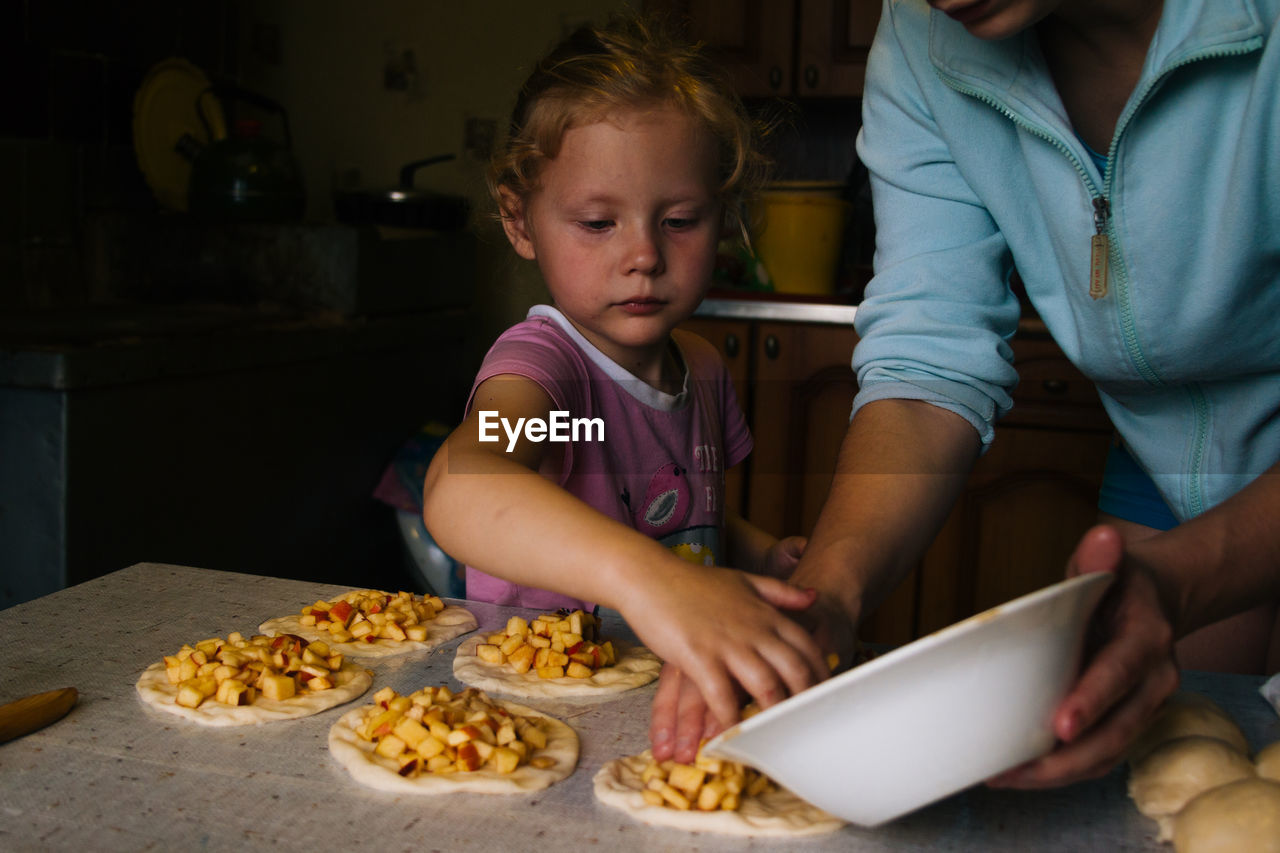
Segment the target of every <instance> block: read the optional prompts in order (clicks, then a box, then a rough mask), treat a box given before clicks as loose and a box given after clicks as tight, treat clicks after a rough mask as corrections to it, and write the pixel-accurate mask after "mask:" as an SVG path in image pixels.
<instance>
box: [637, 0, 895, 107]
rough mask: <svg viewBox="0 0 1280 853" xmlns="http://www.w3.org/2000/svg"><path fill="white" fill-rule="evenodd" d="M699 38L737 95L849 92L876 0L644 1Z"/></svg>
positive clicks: (855, 84)
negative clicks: (724, 73) (736, 90)
mask: <svg viewBox="0 0 1280 853" xmlns="http://www.w3.org/2000/svg"><path fill="white" fill-rule="evenodd" d="M644 7H645V9H646V11H651V12H657V13H659V14H661V15H663V16H664V17H666V18H667V19H668V20H670V21H671V22H673V23H675V24H677V25H680V26H682V27H684V30H683V32H684V34H685V35H686V36H687V37H689V38H691V39H694V40H698V41H701V42H704V43H705V44H706V45H707V47H708V48H709V49H710V50H711V52H712V53H713V55H714V56H715V57H716V59H717V60H718V61H719V62H720V64H721V65H722V67H723V68H725V69H726V71H727V72H728V73H729V75H730V76H731V78H732V79H733V81H734V85H735V86H736V87H737V89H738V93H739V94H740V95H742V96H743V97H770V96H782V97H791V96H797V97H855V96H858V95H861V94H862V83H863V79H864V77H865V75H866V64H867V52H868V50H869V49H870V47H871V39H872V37H873V36H874V35H875V31H876V24H877V23H879V20H880V0H647V2H645V4H644Z"/></svg>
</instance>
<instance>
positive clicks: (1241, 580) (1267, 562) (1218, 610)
mask: <svg viewBox="0 0 1280 853" xmlns="http://www.w3.org/2000/svg"><path fill="white" fill-rule="evenodd" d="M1277 518H1280V464H1277V465H1273V466H1272V467H1271V468H1270V469H1268V470H1267V471H1266V472H1265V473H1263V474H1262V475H1261V476H1259V477H1258V478H1257V479H1256V480H1254V481H1253V482H1252V483H1250V484H1249V485H1248V486H1246V487H1245V488H1243V489H1241V490H1240V491H1239V492H1237V493H1236V494H1235V495H1233V496H1232V497H1230V498H1229V499H1227V500H1225V501H1223V502H1222V503H1221V504H1219V505H1217V506H1215V507H1214V508H1213V509H1210V510H1209V511H1207V512H1205V513H1203V514H1202V515H1199V516H1197V517H1195V518H1193V519H1190V520H1189V521H1186V522H1184V523H1182V524H1180V525H1178V526H1177V527H1174V528H1173V529H1172V530H1169V531H1166V532H1164V533H1161V534H1159V535H1156V536H1152V537H1150V538H1148V539H1144V540H1142V541H1140V542H1137V543H1134V545H1133V546H1132V549H1131V556H1132V558H1133V559H1136V560H1139V561H1141V562H1142V563H1144V564H1145V565H1147V566H1148V567H1149V568H1150V569H1151V571H1152V573H1153V574H1154V576H1155V578H1156V583H1157V586H1158V587H1159V588H1160V589H1161V593H1162V598H1163V600H1164V605H1165V608H1166V610H1167V612H1168V613H1169V614H1170V616H1171V618H1172V620H1173V622H1174V625H1173V627H1174V632H1175V634H1176V635H1177V636H1179V637H1181V636H1185V635H1186V634H1188V633H1190V632H1191V631H1194V630H1195V629H1197V628H1200V627H1203V626H1204V625H1208V624H1210V623H1212V622H1216V621H1218V620H1219V619H1223V618H1225V617H1227V616H1231V615H1234V614H1236V613H1240V612H1242V611H1244V610H1248V609H1249V608H1251V607H1254V606H1256V605H1258V604H1261V603H1263V602H1266V601H1276V600H1280V526H1278V525H1277V524H1276V519H1277Z"/></svg>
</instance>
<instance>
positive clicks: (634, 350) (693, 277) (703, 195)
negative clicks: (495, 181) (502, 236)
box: [504, 107, 721, 378]
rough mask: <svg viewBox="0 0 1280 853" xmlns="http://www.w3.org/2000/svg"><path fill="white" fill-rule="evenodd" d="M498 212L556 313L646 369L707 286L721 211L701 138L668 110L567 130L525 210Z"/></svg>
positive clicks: (637, 369)
mask: <svg viewBox="0 0 1280 853" xmlns="http://www.w3.org/2000/svg"><path fill="white" fill-rule="evenodd" d="M506 201H508V202H511V203H513V204H514V206H509V207H508V210H509V211H510V212H511V213H512V214H514V215H513V216H511V217H509V218H507V219H505V220H504V223H505V227H506V231H507V237H508V238H509V239H510V240H511V244H512V246H514V247H515V250H516V252H517V253H518V254H519V255H520V256H521V257H524V258H528V259H530V260H536V261H537V262H538V267H539V269H540V270H541V271H542V275H543V278H544V279H545V280H546V283H547V288H548V290H550V292H551V296H552V298H553V300H554V301H555V304H556V307H557V308H559V309H560V310H561V311H562V312H564V314H565V316H567V317H568V318H569V320H570V321H572V322H573V324H574V326H576V327H577V328H578V330H579V331H581V332H582V334H583V335H584V336H585V337H586V338H587V339H588V340H589V341H591V342H592V343H593V344H595V345H596V346H597V347H598V348H599V349H600V350H601V351H603V352H604V353H605V354H606V355H608V356H609V357H610V358H612V359H613V360H614V361H616V362H618V363H619V364H620V365H622V366H623V367H626V368H628V369H629V370H632V372H633V373H637V375H641V373H642V372H644V371H647V370H649V369H652V368H653V366H654V364H655V359H657V360H659V361H660V360H661V358H662V356H663V354H664V353H665V351H666V345H667V341H668V337H669V335H670V333H671V330H672V329H673V328H674V327H675V326H676V325H677V324H679V323H681V322H683V321H684V320H686V319H687V318H688V317H689V316H690V315H691V314H692V313H693V311H694V309H695V308H697V307H698V303H699V302H701V301H702V297H703V296H704V295H705V294H706V292H707V288H708V287H710V284H711V274H712V270H713V268H714V266H715V260H716V245H717V243H718V242H719V238H720V230H721V209H720V203H719V201H718V200H717V197H716V145H715V142H714V140H713V138H712V137H711V136H710V134H709V133H707V131H705V130H704V129H703V128H702V127H701V125H699V124H698V123H697V122H695V121H694V120H692V119H691V118H689V117H687V116H686V115H685V114H684V113H682V112H679V111H678V110H675V109H673V108H671V107H655V108H653V109H649V110H639V109H636V110H627V111H624V112H622V113H620V114H619V115H617V116H615V117H613V118H611V119H609V120H608V121H599V122H596V123H594V124H588V125H583V126H581V127H573V128H570V129H569V130H568V131H566V132H565V134H564V138H563V139H562V140H561V145H560V152H559V154H558V155H557V156H556V157H555V159H552V160H549V161H547V162H546V163H544V164H543V166H542V169H541V171H540V173H539V175H538V187H537V189H535V190H534V191H533V193H531V194H530V196H529V197H528V198H527V199H525V200H524V203H523V205H521V204H520V201H519V200H518V199H514V198H512V197H509V196H508V197H506ZM642 378H646V377H644V376H642Z"/></svg>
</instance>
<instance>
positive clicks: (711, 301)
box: [693, 290, 858, 326]
mask: <svg viewBox="0 0 1280 853" xmlns="http://www.w3.org/2000/svg"><path fill="white" fill-rule="evenodd" d="M857 313H858V306H856V305H847V304H841V303H837V302H821V301H816V300H814V299H812V298H810V297H795V298H788V297H787V295H786V294H777V293H768V294H755V293H751V292H749V291H744V292H742V293H740V294H737V293H733V292H731V291H723V290H717V291H713V292H712V294H711V295H710V296H709V297H708V298H706V299H704V300H702V304H701V305H699V306H698V310H696V311H694V312H693V316H695V317H720V318H724V319H731V320H776V321H783V322H788V323H829V324H832V325H841V326H844V325H848V326H852V325H853V318H854V316H855V315H856V314H857Z"/></svg>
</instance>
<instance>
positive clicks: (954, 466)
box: [793, 400, 980, 622]
mask: <svg viewBox="0 0 1280 853" xmlns="http://www.w3.org/2000/svg"><path fill="white" fill-rule="evenodd" d="M979 447H980V444H979V440H978V435H977V433H976V432H975V431H974V429H973V427H972V426H971V425H970V424H969V423H968V422H967V421H965V420H964V419H963V418H961V417H959V416H958V415H956V414H954V413H952V412H948V411H946V410H945V409H941V408H939V407H937V406H934V405H931V404H929V403H924V402H919V401H914V400H882V401H878V402H874V403H870V404H868V405H867V406H865V407H863V408H862V409H860V410H859V411H858V414H857V415H856V416H855V417H854V418H853V421H852V422H851V423H850V425H849V431H848V433H847V434H846V436H845V439H844V443H843V444H842V446H841V449H840V456H839V460H838V462H837V464H836V472H835V476H834V478H833V480H832V483H831V491H830V493H829V494H828V496H827V500H826V503H825V504H824V505H823V508H822V512H821V514H820V515H819V517H818V522H817V525H816V526H815V528H814V531H813V535H812V536H811V537H810V538H809V544H808V546H807V547H806V549H805V553H804V557H803V558H802V559H801V561H800V566H799V568H798V569H797V570H796V573H795V575H794V577H793V582H794V583H796V584H798V585H802V586H811V587H814V588H815V589H817V590H819V591H820V592H821V593H823V594H824V595H825V596H827V597H829V598H832V599H834V600H835V601H836V602H838V603H839V605H840V606H841V608H842V609H843V610H844V611H845V613H846V615H847V616H848V617H849V618H850V619H851V620H853V621H854V622H856V621H857V620H858V619H859V618H860V617H861V616H862V614H864V613H867V612H870V611H871V610H873V609H874V608H875V607H876V606H877V605H878V604H879V603H880V602H881V601H882V600H883V599H884V598H885V597H886V596H888V594H889V593H890V592H892V590H893V589H894V587H896V586H897V584H898V583H899V582H900V581H901V580H902V578H903V577H905V576H906V575H907V573H908V572H910V571H911V569H912V568H913V567H914V566H915V565H916V564H917V563H918V562H919V560H920V558H921V556H922V555H923V554H924V552H925V550H926V549H927V548H928V546H929V544H930V543H931V542H932V541H933V537H934V536H935V535H936V534H937V532H938V530H939V529H940V528H941V526H942V523H943V522H944V521H945V520H946V517H947V514H948V513H949V512H950V510H951V506H952V505H953V504H954V503H955V501H956V498H957V497H958V496H959V494H960V492H961V490H962V489H963V488H964V483H965V480H966V478H967V477H968V475H969V470H970V468H972V466H973V462H974V460H975V459H976V458H977V456H978V450H979Z"/></svg>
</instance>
